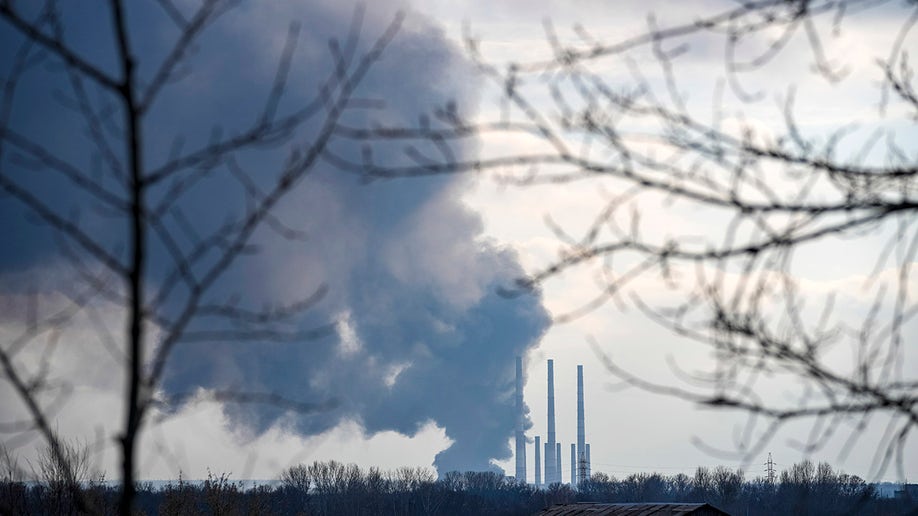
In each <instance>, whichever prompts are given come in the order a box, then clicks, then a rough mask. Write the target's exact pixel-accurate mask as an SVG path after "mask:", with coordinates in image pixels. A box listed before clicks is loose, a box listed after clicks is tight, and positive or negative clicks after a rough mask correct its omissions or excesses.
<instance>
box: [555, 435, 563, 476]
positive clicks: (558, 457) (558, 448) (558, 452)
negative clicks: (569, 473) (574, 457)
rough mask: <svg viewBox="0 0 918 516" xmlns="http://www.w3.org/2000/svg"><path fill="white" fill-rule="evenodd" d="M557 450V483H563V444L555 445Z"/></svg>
mask: <svg viewBox="0 0 918 516" xmlns="http://www.w3.org/2000/svg"><path fill="white" fill-rule="evenodd" d="M555 446H557V449H556V450H555V482H557V483H559V484H560V483H561V482H562V478H561V443H555Z"/></svg>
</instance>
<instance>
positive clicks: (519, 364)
mask: <svg viewBox="0 0 918 516" xmlns="http://www.w3.org/2000/svg"><path fill="white" fill-rule="evenodd" d="M525 420H526V411H525V407H524V405H523V357H516V481H517V482H519V483H521V484H525V483H526V435H525V434H524V432H523V424H524V423H525Z"/></svg>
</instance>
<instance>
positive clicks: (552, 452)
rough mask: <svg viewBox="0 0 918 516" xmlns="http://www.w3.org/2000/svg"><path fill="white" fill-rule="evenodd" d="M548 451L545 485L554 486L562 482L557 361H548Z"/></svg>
mask: <svg viewBox="0 0 918 516" xmlns="http://www.w3.org/2000/svg"><path fill="white" fill-rule="evenodd" d="M545 444H546V445H548V450H546V452H545V483H546V484H553V483H555V482H560V481H561V475H560V468H558V467H557V464H558V457H557V454H556V453H557V452H556V446H555V444H556V441H555V361H554V360H551V359H549V360H548V440H547V441H546V443H545Z"/></svg>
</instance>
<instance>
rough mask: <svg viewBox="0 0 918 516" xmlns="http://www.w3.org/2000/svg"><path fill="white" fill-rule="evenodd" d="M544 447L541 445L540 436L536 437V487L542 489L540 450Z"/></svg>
mask: <svg viewBox="0 0 918 516" xmlns="http://www.w3.org/2000/svg"><path fill="white" fill-rule="evenodd" d="M541 447H542V445H541V444H540V443H539V436H538V435H537V436H536V443H535V462H536V463H535V486H536V487H542V457H540V456H539V454H540V453H541V452H542V450H541V449H540V448H541Z"/></svg>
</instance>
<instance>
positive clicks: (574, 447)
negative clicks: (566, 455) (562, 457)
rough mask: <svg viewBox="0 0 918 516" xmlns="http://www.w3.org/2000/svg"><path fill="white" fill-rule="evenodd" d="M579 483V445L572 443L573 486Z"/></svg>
mask: <svg viewBox="0 0 918 516" xmlns="http://www.w3.org/2000/svg"><path fill="white" fill-rule="evenodd" d="M576 485H577V445H576V444H574V443H571V487H573V486H576Z"/></svg>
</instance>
